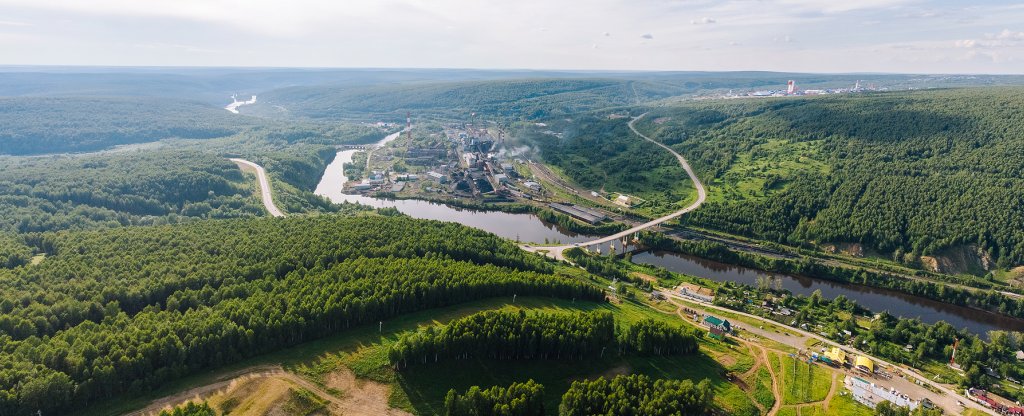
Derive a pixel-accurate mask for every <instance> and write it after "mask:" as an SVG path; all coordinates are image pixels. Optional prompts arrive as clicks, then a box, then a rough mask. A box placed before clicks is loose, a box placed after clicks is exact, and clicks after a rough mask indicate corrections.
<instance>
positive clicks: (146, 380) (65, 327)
mask: <svg viewBox="0 0 1024 416" xmlns="http://www.w3.org/2000/svg"><path fill="white" fill-rule="evenodd" d="M32 240H33V241H31V244H32V245H33V246H34V247H37V248H38V249H41V250H43V251H44V252H45V253H47V258H46V259H45V260H44V261H43V262H41V263H40V264H38V265H36V266H30V267H19V268H15V269H13V270H12V269H4V270H0V284H2V285H3V288H2V290H0V293H2V299H0V323H2V324H0V325H3V328H2V329H0V333H2V335H0V340H2V342H0V362H2V363H3V365H2V367H0V386H4V389H3V391H0V413H3V414H18V413H26V412H29V411H32V410H34V409H44V410H46V411H59V410H61V409H68V408H69V406H81V405H87V404H89V403H93V402H95V401H97V400H100V399H108V398H112V397H116V396H117V395H120V394H125V393H129V394H137V393H140V392H143V391H146V390H148V389H152V388H154V387H156V386H159V385H161V384H162V383H164V382H166V381H168V380H172V379H174V378H177V377H181V376H183V375H186V374H189V373H192V372H195V371H197V370H199V369H203V368H212V367H218V366H221V365H224V364H226V363H230V362H234V361H237V360H239V359H242V358H244V357H249V356H253V355H256V354H260V353H266V352H269V351H273V350H276V349H279V348H282V347H284V346H289V345H295V344H298V343H301V342H303V341H306V340H310V339H315V338H319V337H323V336H325V335H328V334H332V333H335V332H338V331H343V330H345V329H347V328H351V327H354V326H358V325H361V324H365V323H368V322H374V323H376V322H377V321H379V320H384V319H388V318H390V317H394V316H397V315H399V314H403V313H408V312H412V311H417V310H421V309H426V308H434V307H440V306H445V305H451V304H456V303H460V302H465V301H468V300H471V299H479V298H482V297H493V296H510V295H512V294H517V295H521V296H528V295H542V296H554V297H559V298H565V299H594V298H600V297H601V292H600V290H599V289H598V288H596V287H594V286H591V285H588V284H586V283H583V282H580V281H578V280H575V279H571V278H565V277H557V276H555V275H552V274H550V272H551V270H550V266H549V265H547V264H546V263H545V262H543V261H542V260H540V259H539V258H537V257H534V256H531V255H528V254H527V253H524V252H522V251H521V250H519V249H518V248H517V247H516V246H515V245H513V244H511V243H508V242H506V241H504V240H501V239H499V238H498V237H495V236H493V235H491V234H487V233H484V232H481V231H476V230H472V229H469V228H465V227H462V226H458V225H454V224H450V223H448V224H445V223H440V222H432V221H417V220H412V219H408V218H403V217H382V216H361V217H355V218H344V217H338V216H316V217H306V218H287V219H246V220H221V221H199V222H192V223H188V224H181V225H169V226H159V227H127V228H115V229H102V230H96V231H76V232H60V233H46V234H39V235H37V236H36V237H35V238H33V239H32Z"/></svg>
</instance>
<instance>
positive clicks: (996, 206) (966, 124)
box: [642, 88, 1024, 267]
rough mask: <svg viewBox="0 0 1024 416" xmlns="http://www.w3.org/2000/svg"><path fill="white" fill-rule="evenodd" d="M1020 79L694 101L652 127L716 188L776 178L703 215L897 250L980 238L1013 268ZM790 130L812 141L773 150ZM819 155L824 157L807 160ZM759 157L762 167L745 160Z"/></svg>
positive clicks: (787, 236) (789, 235)
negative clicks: (1011, 84)
mask: <svg viewBox="0 0 1024 416" xmlns="http://www.w3.org/2000/svg"><path fill="white" fill-rule="evenodd" d="M1021 91H1022V90H1020V89H1014V88H1003V89H998V90H997V89H964V90H946V91H928V92H893V93H880V94H869V95H863V96H850V97H822V98H813V99H766V100H753V101H742V102H711V103H697V104H686V105H681V106H679V107H677V108H664V109H656V110H653V111H652V112H651V114H650V115H649V116H648V117H647V120H645V121H646V122H647V123H648V124H645V125H643V126H642V128H645V129H647V130H648V131H650V132H652V134H653V135H654V136H655V137H656V138H658V139H659V140H662V141H663V142H665V143H667V144H671V145H673V146H674V147H675V148H676V149H678V150H680V151H681V153H682V154H684V155H686V156H688V157H689V159H690V162H691V163H692V164H693V165H694V167H695V168H696V169H698V170H699V171H700V176H701V177H702V178H704V180H705V181H706V182H708V183H709V184H710V185H712V190H711V193H712V194H714V193H715V192H716V190H717V191H722V190H724V189H727V185H728V184H729V183H730V182H731V181H738V182H741V183H742V182H744V181H748V182H749V183H762V182H764V181H768V184H767V186H764V187H763V189H764V191H763V192H761V193H759V194H758V195H757V196H756V197H754V198H726V199H723V200H720V201H717V200H716V201H711V202H709V203H708V204H706V205H705V206H704V207H702V208H701V209H700V210H698V211H696V212H694V214H693V215H692V216H691V217H690V222H691V223H693V224H698V225H702V226H708V227H712V228H716V229H720V230H724V231H729V232H734V233H740V234H745V235H750V236H754V237H758V238H764V239H768V240H773V241H778V242H788V243H801V242H807V241H818V242H836V241H839V242H859V243H863V244H865V245H867V246H869V247H871V248H874V249H877V250H879V251H881V252H883V253H894V255H895V257H897V258H898V260H904V259H903V258H904V257H905V253H909V254H911V256H907V258H908V259H912V258H913V257H915V256H920V255H922V254H923V255H932V254H936V253H938V252H940V251H941V250H942V249H944V248H948V247H955V246H959V245H968V244H970V245H977V246H979V247H980V248H981V249H982V250H983V251H984V252H987V253H988V254H989V255H991V257H992V258H993V259H994V260H995V261H996V263H998V265H999V266H1001V267H1008V266H1012V265H1018V264H1022V263H1024V228H1021V226H1020V224H1021V219H1022V218H1024V182H1022V179H1021V178H1022V177H1024V159H1022V158H1020V157H1018V155H1020V154H1024V135H1022V134H1020V129H1019V126H1021V125H1024V119H1022V117H1024V116H1022V115H1024V98H1021V97H1022V96H1024V95H1022V94H1021ZM654 120H658V121H661V124H658V123H655V122H654ZM779 140H781V141H784V142H789V143H798V144H803V145H804V146H805V147H803V148H802V149H803V150H801V151H798V152H794V153H795V154H790V155H789V158H791V160H788V161H787V160H786V159H785V158H783V157H781V156H775V155H773V154H772V153H771V149H772V147H773V146H776V145H778V143H777V142H774V141H779ZM815 162H819V163H822V164H824V165H825V167H824V168H816V169H800V168H797V167H796V166H799V165H803V166H812V165H814V163H815ZM751 164H754V165H756V166H759V169H760V170H759V171H756V172H749V171H742V168H743V166H744V165H751ZM758 176H760V177H759V178H757V179H760V180H761V181H752V180H750V179H751V178H756V177H758ZM716 185H717V186H719V187H718V188H716ZM911 261H913V260H911Z"/></svg>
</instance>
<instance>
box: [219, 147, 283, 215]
mask: <svg viewBox="0 0 1024 416" xmlns="http://www.w3.org/2000/svg"><path fill="white" fill-rule="evenodd" d="M230 160H231V161H232V162H235V164H237V165H238V167H240V168H242V170H246V169H245V168H247V167H248V168H249V169H251V170H254V171H256V178H258V179H259V183H260V196H261V197H262V199H263V206H264V207H266V208H267V212H269V213H270V215H273V216H275V217H283V216H284V213H283V212H281V210H279V209H277V205H274V198H273V196H272V195H271V193H270V180H268V179H267V171H266V170H264V169H263V166H260V165H257V164H255V163H253V162H250V161H248V160H245V159H237V158H233V159H230Z"/></svg>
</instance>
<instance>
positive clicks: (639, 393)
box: [558, 374, 711, 416]
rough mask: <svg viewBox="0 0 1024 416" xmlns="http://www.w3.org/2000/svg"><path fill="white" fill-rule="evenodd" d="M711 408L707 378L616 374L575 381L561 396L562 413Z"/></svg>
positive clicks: (675, 415) (677, 415) (662, 415)
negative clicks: (662, 377) (669, 378)
mask: <svg viewBox="0 0 1024 416" xmlns="http://www.w3.org/2000/svg"><path fill="white" fill-rule="evenodd" d="M710 411H711V387H710V384H709V383H708V381H707V380H704V381H701V382H700V383H697V384H696V385H694V384H693V382H692V381H690V380H683V381H679V380H652V379H651V378H650V377H647V376H645V375H635V374H634V375H629V376H616V377H615V378H613V379H611V380H608V379H605V378H604V377H601V378H598V379H596V380H582V381H574V382H573V383H572V386H571V387H569V391H567V392H565V395H564V396H562V404H561V405H560V406H559V409H558V414H559V415H562V416H590V415H646V416H683V415H705V414H709V413H710Z"/></svg>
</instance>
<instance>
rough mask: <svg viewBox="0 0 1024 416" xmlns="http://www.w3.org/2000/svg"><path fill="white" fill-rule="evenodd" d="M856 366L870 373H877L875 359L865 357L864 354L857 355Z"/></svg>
mask: <svg viewBox="0 0 1024 416" xmlns="http://www.w3.org/2000/svg"><path fill="white" fill-rule="evenodd" d="M855 367H856V368H857V369H858V370H860V371H863V372H865V373H868V374H874V373H875V363H874V362H873V361H871V359H870V358H868V357H865V356H863V355H858V356H857V361H856V365H855Z"/></svg>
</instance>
